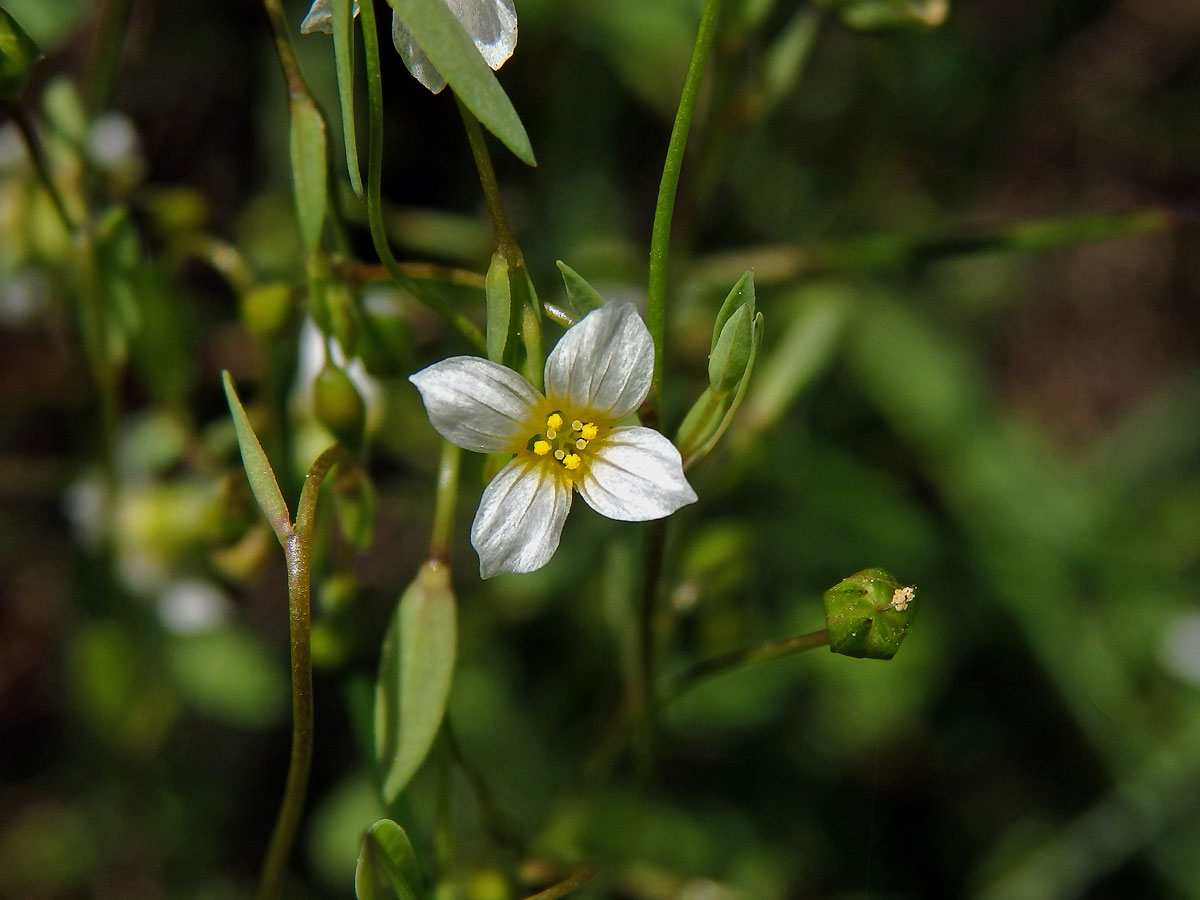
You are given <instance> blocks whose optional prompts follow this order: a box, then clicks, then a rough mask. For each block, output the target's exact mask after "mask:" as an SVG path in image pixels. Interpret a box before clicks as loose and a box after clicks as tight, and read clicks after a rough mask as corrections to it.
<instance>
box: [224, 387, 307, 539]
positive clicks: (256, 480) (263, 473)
mask: <svg viewBox="0 0 1200 900" xmlns="http://www.w3.org/2000/svg"><path fill="white" fill-rule="evenodd" d="M221 379H222V381H223V382H224V385H225V399H226V400H227V401H228V403H229V412H230V414H231V415H232V416H233V428H234V431H236V432H237V440H238V447H239V448H240V449H241V451H242V465H243V466H244V467H245V469H246V478H247V480H248V481H249V482H250V490H252V491H253V492H254V499H255V500H257V501H258V505H259V507H260V508H261V509H262V511H263V513H264V514H265V515H266V517H267V521H268V522H270V523H271V528H272V529H274V531H275V536H276V537H278V538H279V542H280V543H281V544H282V543H284V541H286V540H287V538H288V536H289V535H290V534H291V532H292V525H291V515H290V514H289V513H288V508H287V503H285V502H284V499H283V494H282V493H281V492H280V490H279V482H278V481H276V480H275V471H274V470H273V469H272V468H271V463H270V461H269V460H268V459H267V454H266V452H265V451H264V450H263V448H262V444H260V443H259V441H258V436H257V435H256V434H255V433H254V428H253V427H252V426H251V425H250V418H249V417H248V416H247V415H246V410H245V409H244V408H243V407H242V401H241V400H239V399H238V395H237V391H236V390H235V389H234V387H233V379H232V378H230V377H229V373H228V372H222V373H221Z"/></svg>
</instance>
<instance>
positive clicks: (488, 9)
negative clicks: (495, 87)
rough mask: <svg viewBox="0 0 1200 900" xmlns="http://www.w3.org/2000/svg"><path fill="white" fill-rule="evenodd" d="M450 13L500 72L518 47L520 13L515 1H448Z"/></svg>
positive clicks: (485, 58)
mask: <svg viewBox="0 0 1200 900" xmlns="http://www.w3.org/2000/svg"><path fill="white" fill-rule="evenodd" d="M446 5H447V6H449V7H450V11H451V12H452V13H454V15H455V16H457V17H458V21H460V22H462V24H463V28H465V29H466V30H467V34H469V35H470V36H471V40H473V41H474V42H475V46H476V47H478V48H479V53H480V54H481V55H482V56H483V60H484V62H486V63H487V64H488V65H489V66H491V67H492V68H493V69H499V68H500V67H501V66H502V65H504V62H505V60H507V59H508V58H509V57H510V56H512V53H513V49H514V48H515V47H516V46H517V11H516V9H514V8H513V4H512V0H446Z"/></svg>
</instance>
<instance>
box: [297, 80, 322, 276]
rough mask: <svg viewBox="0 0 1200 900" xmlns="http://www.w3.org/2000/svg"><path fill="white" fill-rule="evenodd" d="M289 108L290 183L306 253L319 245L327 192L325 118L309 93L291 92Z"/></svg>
mask: <svg viewBox="0 0 1200 900" xmlns="http://www.w3.org/2000/svg"><path fill="white" fill-rule="evenodd" d="M290 110H291V156H292V184H293V187H294V189H295V197H296V218H297V219H298V221H299V224H300V237H301V239H302V240H303V241H304V248H305V249H306V250H308V252H309V253H312V252H313V251H315V250H316V249H317V248H318V247H320V245H321V229H322V228H323V227H324V225H325V206H326V202H327V196H328V195H327V192H326V184H325V179H326V176H327V172H326V168H325V120H324V119H323V118H321V113H320V111H319V110H318V109H317V105H316V104H315V103H314V102H313V99H312V97H310V96H308V95H307V94H293V95H292V97H291V101H290Z"/></svg>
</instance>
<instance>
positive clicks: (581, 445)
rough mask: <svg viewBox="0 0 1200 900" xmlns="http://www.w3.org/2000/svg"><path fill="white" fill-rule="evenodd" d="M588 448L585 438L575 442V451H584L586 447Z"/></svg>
mask: <svg viewBox="0 0 1200 900" xmlns="http://www.w3.org/2000/svg"><path fill="white" fill-rule="evenodd" d="M586 446H587V441H585V440H584V439H583V438H580V439H579V440H577V441H576V442H575V449H576V450H582V449H583V448H584V447H586Z"/></svg>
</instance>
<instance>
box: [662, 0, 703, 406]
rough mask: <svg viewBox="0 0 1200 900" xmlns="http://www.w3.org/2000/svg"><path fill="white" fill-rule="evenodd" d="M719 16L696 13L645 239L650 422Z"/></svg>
mask: <svg viewBox="0 0 1200 900" xmlns="http://www.w3.org/2000/svg"><path fill="white" fill-rule="evenodd" d="M720 11H721V0H705V3H704V9H703V10H702V11H701V13H700V29H699V31H698V32H697V33H696V43H695V44H694V45H693V46H692V58H691V61H690V62H689V63H688V70H687V75H686V76H685V77H684V80H683V92H682V94H681V95H680V97H679V109H678V110H677V111H676V113H675V124H674V126H673V127H672V128H671V140H670V141H669V143H668V144H667V158H666V161H665V162H664V163H663V173H662V181H661V182H660V183H659V187H658V202H657V203H656V204H655V208H654V228H653V231H652V233H651V237H650V283H649V288H648V291H647V294H646V325H647V327H648V328H649V329H650V335H651V337H653V339H654V378H653V380H652V381H651V384H650V396H649V398H648V399H649V404H648V406H649V409H648V410H647V412H649V413H650V414H651V416H654V417H661V405H662V374H663V341H664V336H665V332H666V321H667V250H668V248H669V246H670V243H671V219H672V217H673V216H674V211H675V194H676V192H677V191H678V189H679V174H680V171H681V170H682V168H683V153H684V150H685V149H686V147H687V139H688V132H689V131H690V130H691V127H692V118H693V116H694V115H695V112H696V97H697V95H698V94H699V93H700V81H701V79H702V78H703V77H704V68H705V66H706V65H707V63H708V54H709V51H710V50H711V49H712V41H713V34H714V33H715V32H716V29H717V17H718V15H719V14H720ZM651 422H652V424H653V423H655V420H654V418H651Z"/></svg>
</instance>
